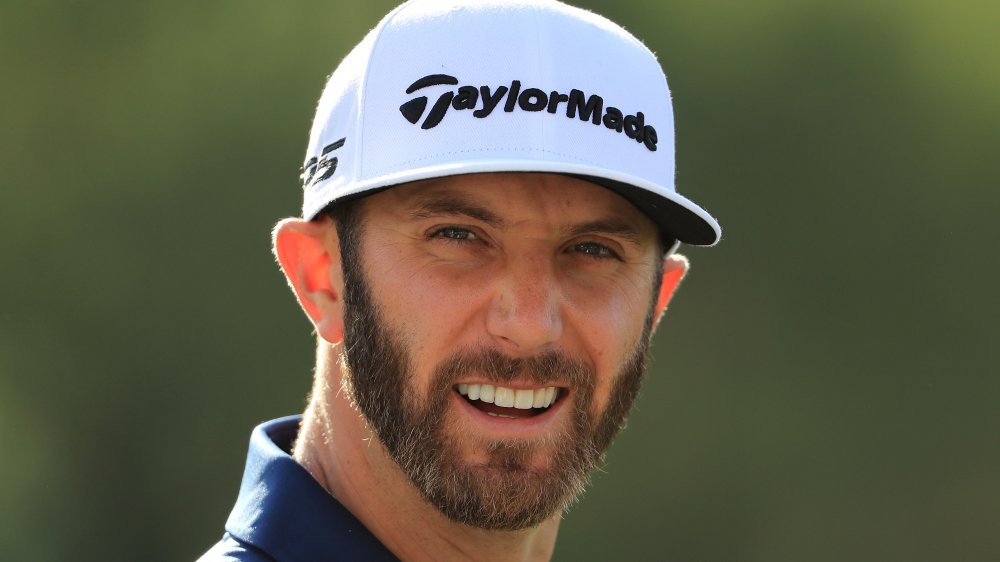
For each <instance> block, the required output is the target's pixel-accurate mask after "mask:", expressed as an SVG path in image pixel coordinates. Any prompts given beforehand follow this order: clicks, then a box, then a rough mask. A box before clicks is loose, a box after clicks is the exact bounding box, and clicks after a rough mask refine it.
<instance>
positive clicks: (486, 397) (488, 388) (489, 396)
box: [479, 384, 495, 404]
mask: <svg viewBox="0 0 1000 562" xmlns="http://www.w3.org/2000/svg"><path fill="white" fill-rule="evenodd" d="M494 388H495V387H494V386H493V385H492V384H484V385H483V386H482V387H481V388H480V389H479V399H480V400H482V401H483V402H488V403H490V404H492V403H493V389H494Z"/></svg>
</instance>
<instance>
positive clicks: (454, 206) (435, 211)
mask: <svg viewBox="0 0 1000 562" xmlns="http://www.w3.org/2000/svg"><path fill="white" fill-rule="evenodd" d="M455 215H464V216H467V217H469V218H473V219H476V220H479V221H482V222H485V223H486V224H488V225H490V226H492V227H493V228H500V229H502V228H504V227H505V223H504V220H503V219H502V218H500V216H499V215H497V214H496V213H494V212H493V211H490V210H489V209H487V208H486V207H483V206H481V205H478V204H476V203H473V202H471V201H469V200H467V199H464V198H462V197H459V196H457V195H454V194H447V195H436V196H433V197H428V198H426V199H424V200H422V201H420V202H419V203H417V205H416V206H415V207H414V208H413V210H412V211H410V217H411V218H413V219H417V220H420V219H429V218H432V217H439V216H455Z"/></svg>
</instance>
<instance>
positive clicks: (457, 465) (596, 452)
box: [341, 236, 655, 530]
mask: <svg viewBox="0 0 1000 562" xmlns="http://www.w3.org/2000/svg"><path fill="white" fill-rule="evenodd" d="M341 243H342V244H343V245H344V246H350V245H351V244H355V246H354V247H353V248H351V247H346V248H344V247H342V260H343V261H342V265H343V271H344V281H345V283H344V287H345V291H344V357H345V359H346V361H345V362H346V367H347V369H346V371H347V372H346V375H347V376H344V377H343V378H342V386H343V390H344V392H345V394H346V395H347V396H348V397H349V398H350V399H351V400H352V401H353V403H354V405H355V407H356V408H357V409H358V411H359V412H360V413H361V414H362V415H363V417H364V418H365V420H366V422H367V424H368V426H369V428H370V430H371V431H372V432H373V433H374V434H375V436H376V437H377V438H378V439H379V441H381V443H382V445H383V446H384V447H385V449H386V451H387V452H388V453H389V456H390V457H391V458H392V459H393V460H394V461H395V462H396V464H397V465H398V466H399V467H400V468H401V469H402V471H403V472H404V473H405V474H406V476H407V477H408V478H409V480H410V481H411V482H412V484H413V485H414V486H415V487H416V488H417V490H419V491H420V493H421V495H422V496H423V497H424V498H425V499H426V500H427V501H429V502H430V503H431V504H432V505H434V506H435V507H436V508H437V509H438V510H439V511H441V513H443V514H444V515H445V516H446V517H448V518H449V519H451V520H452V521H455V522H457V523H462V524H465V525H469V526H472V527H477V528H481V529H490V530H517V529H524V528H528V527H534V526H537V525H539V524H540V523H541V522H543V521H544V520H546V519H548V518H549V517H551V516H552V515H553V514H555V513H556V512H559V511H564V510H566V509H567V508H568V507H569V506H570V505H572V504H573V503H574V502H575V501H576V500H577V499H578V498H579V497H580V495H581V494H582V493H583V491H584V489H585V488H586V487H587V485H588V484H589V482H590V474H591V473H592V472H593V471H594V470H595V469H597V468H598V467H599V466H600V465H601V464H602V463H603V461H604V454H605V452H606V451H607V449H608V447H609V446H610V445H611V442H612V441H613V439H614V437H615V435H616V434H617V433H618V431H619V430H620V429H622V428H623V427H624V425H625V420H626V417H627V415H628V412H629V410H630V409H631V407H632V403H633V402H634V401H635V398H636V396H637V395H638V393H639V387H640V385H641V382H642V378H643V374H644V372H645V365H646V352H647V349H648V345H649V339H650V338H649V336H650V328H651V325H652V308H651V309H650V314H649V315H648V316H647V319H646V324H645V328H644V330H643V332H642V335H641V336H640V337H639V341H638V342H636V344H635V345H634V347H633V349H632V351H631V353H630V354H629V355H628V357H627V359H626V360H625V361H624V363H623V364H622V365H621V367H620V369H619V371H618V373H616V377H615V379H614V382H613V385H612V389H611V393H610V396H609V399H608V404H607V406H606V407H605V409H604V411H603V413H601V414H600V415H599V416H598V417H597V419H594V416H593V415H592V414H590V411H591V405H592V402H593V399H594V382H595V378H596V377H595V373H594V372H593V369H591V368H590V367H588V366H587V365H585V364H584V363H582V362H579V361H575V360H573V359H571V358H569V357H567V356H566V355H564V354H562V353H559V352H555V351H551V352H546V353H544V354H540V355H538V356H535V357H530V358H515V357H510V356H507V355H505V354H503V353H502V352H500V351H498V350H496V349H493V348H476V349H465V350H459V351H457V352H456V353H454V354H452V355H451V356H449V357H447V358H446V359H445V360H443V361H442V362H441V363H440V364H439V365H437V366H436V368H435V369H434V372H433V375H432V377H431V382H430V385H429V388H428V391H427V397H426V398H421V393H420V392H419V390H418V389H417V388H415V387H414V385H413V384H412V382H411V376H412V375H411V373H413V365H412V361H411V358H410V356H409V354H408V351H407V348H406V346H405V345H404V343H403V341H402V338H400V337H398V336H397V335H396V334H395V333H393V331H392V330H391V329H390V328H389V327H388V325H387V323H386V322H385V321H384V316H383V314H382V311H381V309H380V307H379V306H378V304H377V303H376V302H375V301H374V299H373V298H372V295H371V291H370V288H369V287H370V285H369V284H368V283H367V279H366V277H365V274H364V272H363V271H362V267H361V264H360V260H357V257H358V253H359V252H358V251H357V250H358V248H357V245H356V244H357V240H356V239H355V238H354V237H353V236H347V237H344V236H342V237H341ZM654 294H655V293H654ZM473 373H475V374H478V375H481V376H485V377H486V378H487V379H488V380H490V381H491V382H492V383H494V384H496V383H503V382H509V381H511V380H514V379H515V378H519V379H528V380H531V381H533V382H534V383H536V384H539V385H541V386H552V385H554V384H551V383H557V382H558V383H560V384H568V385H569V387H570V389H571V391H572V397H573V402H572V408H573V409H572V411H571V412H569V418H570V419H569V423H565V424H562V426H561V428H560V429H559V430H558V431H553V432H551V433H550V434H549V435H546V436H545V437H544V438H543V439H536V440H528V439H517V440H484V439H482V438H477V437H475V436H473V435H469V433H468V432H464V431H462V429H463V428H462V427H460V426H459V425H458V424H457V423H455V420H454V419H449V416H448V404H449V400H451V394H452V393H453V392H454V391H453V390H452V387H453V386H454V385H455V384H456V383H457V382H459V380H460V377H463V376H465V377H467V376H468V375H470V374H473ZM470 443H471V445H473V446H475V447H477V448H478V449H480V450H484V451H485V452H486V459H487V460H486V461H485V462H479V463H477V464H473V463H472V462H470V461H468V460H467V459H465V458H464V457H463V454H462V450H463V449H462V445H463V444H465V445H469V444H470ZM546 451H547V452H548V453H547V454H545V452H546ZM540 458H541V460H542V461H546V462H544V463H541V464H543V465H542V466H539V464H540V463H539V459H540Z"/></svg>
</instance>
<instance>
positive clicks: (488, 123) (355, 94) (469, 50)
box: [302, 0, 721, 246]
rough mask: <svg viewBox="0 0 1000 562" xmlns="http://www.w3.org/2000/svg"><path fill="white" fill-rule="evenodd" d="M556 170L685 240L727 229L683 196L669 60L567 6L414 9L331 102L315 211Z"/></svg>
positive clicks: (359, 59) (315, 136) (330, 88)
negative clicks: (434, 181) (401, 190)
mask: <svg viewBox="0 0 1000 562" xmlns="http://www.w3.org/2000/svg"><path fill="white" fill-rule="evenodd" d="M483 172H552V173H560V174H568V175H573V176H577V177H582V178H584V179H587V180H590V181H594V182H596V183H599V184H601V185H604V186H605V187H608V188H610V189H613V190H615V191H616V192H617V193H619V194H620V195H621V196H623V197H625V198H626V199H627V200H629V201H631V202H632V204H634V205H635V206H636V207H637V208H639V209H640V210H642V211H644V212H645V213H646V214H647V215H649V216H650V217H651V218H652V219H653V220H654V221H655V222H656V223H657V224H658V225H659V226H660V228H661V229H662V230H663V231H664V233H665V234H666V235H667V236H669V237H672V238H676V239H678V240H680V241H681V242H685V243H689V244H695V245H702V246H710V245H714V244H715V243H716V242H717V241H718V240H719V237H720V235H721V229H720V227H719V223H718V222H716V220H715V219H714V218H712V216H711V215H709V214H708V213H707V212H706V211H705V210H704V209H702V208H701V207H699V206H698V205H696V204H694V203H693V202H691V201H689V200H688V199H687V198H685V197H683V196H681V195H680V194H678V193H677V191H676V189H675V187H674V118H673V111H672V108H671V104H670V91H669V89H668V88H667V81H666V78H665V77H664V75H663V71H662V70H661V69H660V65H659V63H657V61H656V57H655V56H654V55H653V54H652V53H651V52H650V51H649V49H647V48H646V47H645V46H644V45H643V44H642V43H641V42H639V40H637V39H636V38H635V37H633V36H632V35H631V34H629V33H628V32H627V31H625V30H624V29H622V28H621V27H619V26H618V25H616V24H614V23H612V22H611V21H609V20H607V19H605V18H603V17H601V16H598V15H596V14H593V13H590V12H587V11H584V10H580V9H578V8H574V7H571V6H567V5H565V4H562V3H559V2H556V1H554V0H457V1H456V0H411V1H409V2H407V3H405V4H403V5H401V6H399V7H397V8H396V9H395V10H393V11H392V12H390V13H389V14H388V15H387V16H386V17H385V18H384V19H383V20H382V21H381V22H380V23H379V24H378V26H376V27H375V29H373V30H372V31H371V32H370V33H369V34H368V35H367V36H366V37H365V38H364V40H362V41H361V43H360V44H358V45H357V46H356V47H355V48H354V50H353V51H351V53H350V54H349V55H348V56H347V57H346V58H345V59H344V60H343V62H341V64H340V66H339V67H338V68H337V70H336V71H335V72H334V73H333V75H332V76H331V77H330V79H329V81H328V82H327V85H326V89H325V90H324V91H323V96H322V97H321V98H320V101H319V106H318V108H317V110H316V119H315V121H314V122H313V127H312V132H311V134H310V136H309V146H308V149H307V151H306V162H305V165H304V166H303V174H302V179H303V187H304V190H305V199H304V202H303V209H302V213H303V216H304V217H305V218H306V219H312V218H313V217H315V216H316V214H317V213H319V212H320V211H321V210H322V209H323V208H324V207H326V206H328V205H329V204H331V203H333V202H336V201H341V200H345V199H348V198H354V197H357V196H360V195H366V194H370V193H371V192H373V191H375V190H378V189H383V188H386V187H391V186H393V185H399V184H401V183H405V182H411V181H416V180H422V179H427V178H434V177H443V176H451V175H456V174H471V173H483Z"/></svg>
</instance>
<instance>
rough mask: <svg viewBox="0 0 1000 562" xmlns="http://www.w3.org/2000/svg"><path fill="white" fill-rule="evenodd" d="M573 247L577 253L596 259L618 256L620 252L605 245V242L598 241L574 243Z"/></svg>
mask: <svg viewBox="0 0 1000 562" xmlns="http://www.w3.org/2000/svg"><path fill="white" fill-rule="evenodd" d="M572 249H573V251H575V252H577V253H580V254H584V255H586V256H588V257H592V258H594V259H608V258H617V257H618V254H617V253H615V251H614V250H612V249H611V248H609V247H607V246H605V245H604V244H598V243H597V242H581V243H579V244H574V245H573V247H572Z"/></svg>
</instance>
